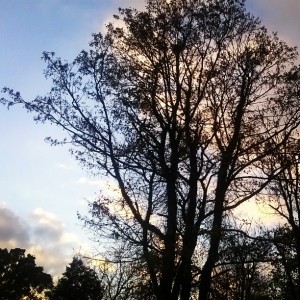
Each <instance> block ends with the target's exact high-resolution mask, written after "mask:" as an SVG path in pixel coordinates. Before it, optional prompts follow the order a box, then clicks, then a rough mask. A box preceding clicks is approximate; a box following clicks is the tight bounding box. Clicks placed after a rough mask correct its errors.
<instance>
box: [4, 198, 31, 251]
mask: <svg viewBox="0 0 300 300" xmlns="http://www.w3.org/2000/svg"><path fill="white" fill-rule="evenodd" d="M29 243H30V236H29V227H28V225H27V224H26V223H25V222H24V221H23V220H21V219H20V218H19V217H18V216H16V215H15V214H14V213H13V212H12V211H11V210H9V209H8V208H7V207H6V205H4V204H1V203H0V245H1V247H2V248H16V247H20V246H21V245H23V247H28V245H29Z"/></svg>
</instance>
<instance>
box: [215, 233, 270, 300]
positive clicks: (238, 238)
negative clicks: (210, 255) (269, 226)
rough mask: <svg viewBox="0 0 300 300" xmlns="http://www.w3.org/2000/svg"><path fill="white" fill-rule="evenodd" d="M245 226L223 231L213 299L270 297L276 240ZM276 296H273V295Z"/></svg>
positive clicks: (252, 299) (237, 299) (239, 299)
mask: <svg viewBox="0 0 300 300" xmlns="http://www.w3.org/2000/svg"><path fill="white" fill-rule="evenodd" d="M247 231H248V230H246V231H245V232H244V231H242V230H233V231H230V232H226V233H224V235H223V238H222V242H221V245H220V251H219V260H218V262H217V264H216V267H215V269H214V272H213V280H212V287H211V299H220V300H222V299H224V300H256V299H266V300H268V299H270V298H269V295H270V294H272V295H273V292H272V293H270V288H268V286H269V285H270V281H272V278H271V274H270V273H271V263H272V262H273V259H274V258H273V256H272V255H271V253H272V251H271V250H272V243H271V242H270V241H269V240H268V239H266V238H265V237H264V236H262V235H261V234H259V235H257V234H256V236H250V235H249V233H248V234H247ZM272 299H273V298H272Z"/></svg>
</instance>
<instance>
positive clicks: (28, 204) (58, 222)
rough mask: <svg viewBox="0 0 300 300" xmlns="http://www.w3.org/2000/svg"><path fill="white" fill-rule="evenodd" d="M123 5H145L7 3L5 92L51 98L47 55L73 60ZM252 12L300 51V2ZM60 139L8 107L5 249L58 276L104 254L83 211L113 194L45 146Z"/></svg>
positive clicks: (1, 193) (2, 60)
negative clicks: (79, 259)
mask: <svg viewBox="0 0 300 300" xmlns="http://www.w3.org/2000/svg"><path fill="white" fill-rule="evenodd" d="M119 6H122V7H128V6H131V7H137V8H142V7H143V1H139V0H0V88H2V87H4V86H8V87H11V88H13V89H15V90H17V91H20V92H21V95H22V96H23V97H24V98H25V99H33V98H34V97H35V96H37V95H44V94H46V93H47V92H48V90H49V88H50V83H49V82H48V81H47V80H45V79H44V77H43V69H44V67H45V65H44V63H43V62H42V61H41V59H40V57H41V55H42V52H43V51H54V52H55V53H56V54H57V55H58V56H60V57H62V58H63V59H66V60H72V59H73V58H74V57H75V56H76V54H78V53H79V52H80V51H81V50H82V49H88V43H89V41H90V40H91V34H92V33H95V32H99V31H103V30H104V29H105V24H107V23H108V22H109V20H110V19H111V16H112V15H113V14H114V13H116V12H117V8H118V7H119ZM247 7H248V9H249V11H250V12H252V13H254V14H255V15H256V16H259V17H260V18H261V19H262V21H263V24H264V25H266V27H267V28H268V29H270V31H278V33H279V36H280V37H281V38H282V39H283V40H285V41H286V42H287V43H288V44H290V45H298V46H299V45H300V30H299V28H300V18H299V15H300V0H284V1H283V0H248V2H247ZM59 135H60V131H59V129H58V128H56V127H54V126H51V125H41V124H36V123H35V122H34V121H33V120H32V116H31V115H29V114H27V113H26V112H24V111H23V110H22V109H20V108H17V107H14V108H11V109H10V110H9V111H7V110H6V109H5V108H4V107H0V137H1V138H0V248H6V247H7V248H15V247H20V248H24V249H26V250H27V252H28V253H31V254H34V255H35V256H36V261H37V264H39V265H42V266H43V267H44V268H45V270H46V271H47V272H50V273H51V274H52V275H54V276H57V275H59V274H61V273H62V272H63V271H64V269H65V266H66V265H67V264H68V263H70V262H71V259H72V256H73V255H75V254H76V253H78V252H80V253H82V254H88V253H96V251H97V248H98V245H97V244H96V243H94V242H93V241H92V240H91V238H92V235H91V234H89V232H88V231H86V230H85V229H84V228H82V223H80V221H79V220H78V219H77V212H80V213H81V214H82V215H87V214H88V207H87V203H88V200H90V201H92V200H93V199H95V197H97V195H98V194H99V193H100V190H101V189H102V190H103V189H107V182H106V180H105V179H103V178H102V179H101V178H93V177H91V176H90V174H89V173H88V172H87V171H86V170H83V169H81V167H80V166H79V165H78V164H77V162H76V161H75V160H74V159H73V158H72V157H71V156H70V154H69V152H68V149H67V148H64V147H52V146H50V145H49V144H47V143H45V142H44V138H45V137H47V136H54V137H55V136H59ZM250 210H251V212H252V216H253V217H255V216H256V215H258V214H259V209H257V208H256V207H252V208H251V209H250Z"/></svg>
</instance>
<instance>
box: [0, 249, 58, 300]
mask: <svg viewBox="0 0 300 300" xmlns="http://www.w3.org/2000/svg"><path fill="white" fill-rule="evenodd" d="M50 288H52V277H51V275H49V274H47V273H45V272H44V271H43V267H38V266H36V264H35V257H34V256H32V255H30V254H27V255H25V250H24V249H20V248H15V249H11V250H10V251H8V250H7V249H0V299H1V300H10V299H22V298H23V297H26V296H27V297H29V299H37V298H35V296H36V293H41V292H42V291H43V290H47V289H50Z"/></svg>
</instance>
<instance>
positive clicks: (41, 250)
mask: <svg viewBox="0 0 300 300" xmlns="http://www.w3.org/2000/svg"><path fill="white" fill-rule="evenodd" d="M0 248H8V249H12V248H23V249H26V253H27V254H28V253H30V254H32V255H34V256H35V257H36V263H37V265H40V266H42V267H44V269H45V271H46V272H49V273H50V274H51V275H53V276H54V278H57V277H59V276H61V274H62V273H63V272H64V270H65V267H66V266H67V265H68V264H69V263H70V262H71V260H72V257H73V256H74V255H75V254H76V253H77V252H78V251H80V252H81V253H89V251H90V249H89V246H88V245H86V244H81V242H80V239H79V238H78V236H77V235H75V234H74V233H72V232H70V231H69V230H68V228H67V227H66V225H65V224H64V223H63V222H62V221H61V220H60V219H59V218H58V217H57V216H56V215H54V214H52V213H51V212H47V211H45V210H43V209H41V208H36V209H35V210H34V211H33V212H32V213H31V214H30V215H29V216H28V218H26V219H25V218H24V219H22V218H20V217H19V216H17V215H16V214H15V213H14V212H13V211H12V210H10V209H9V208H8V207H7V206H6V205H4V204H1V203H0Z"/></svg>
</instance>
